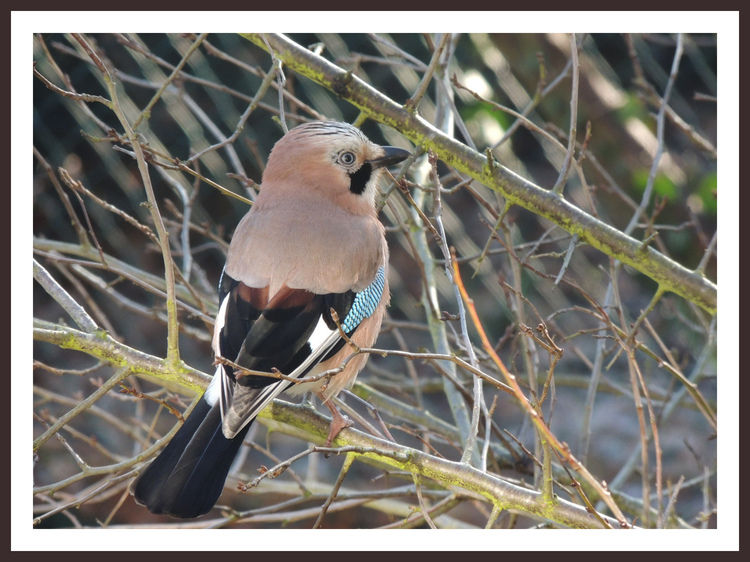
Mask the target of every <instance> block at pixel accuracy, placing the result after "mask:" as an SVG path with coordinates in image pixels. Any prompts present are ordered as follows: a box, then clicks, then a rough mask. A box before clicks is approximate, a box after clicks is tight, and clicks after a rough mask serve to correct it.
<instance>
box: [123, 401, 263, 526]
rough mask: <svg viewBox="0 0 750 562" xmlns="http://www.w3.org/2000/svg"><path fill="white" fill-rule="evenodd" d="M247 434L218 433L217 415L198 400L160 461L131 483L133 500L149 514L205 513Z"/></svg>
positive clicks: (248, 426)
mask: <svg viewBox="0 0 750 562" xmlns="http://www.w3.org/2000/svg"><path fill="white" fill-rule="evenodd" d="M248 429H250V425H249V424H248V425H247V426H246V427H245V428H243V430H242V431H241V432H240V433H239V434H237V436H236V437H235V438H234V439H227V438H226V437H224V434H223V433H222V431H221V410H220V408H219V405H218V403H217V404H216V405H215V406H214V407H211V405H210V404H209V403H208V402H206V401H205V399H201V400H200V401H199V402H198V404H197V405H196V407H195V408H194V409H193V411H192V412H191V414H190V416H188V419H187V420H186V421H185V423H184V424H183V425H182V427H181V428H180V429H179V431H178V432H177V433H176V434H175V436H174V437H173V438H172V440H171V441H170V442H169V443H168V444H167V446H166V447H165V448H164V450H163V451H162V452H161V453H160V454H159V456H158V457H157V458H156V459H155V460H154V461H153V462H152V463H151V464H150V465H149V466H148V467H146V470H144V471H143V473H142V474H141V475H140V476H139V477H138V478H137V479H136V480H135V482H134V483H133V485H132V486H131V491H132V493H133V496H134V498H135V501H136V502H137V503H139V504H141V505H144V506H146V507H147V508H148V510H149V511H150V512H151V513H165V514H167V515H171V516H172V517H180V518H185V519H187V518H192V517H198V516H200V515H203V514H205V513H208V512H209V511H210V510H211V508H212V507H213V506H214V504H215V503H216V501H217V500H218V499H219V496H220V495H221V491H222V490H223V488H224V482H225V481H226V478H227V474H228V473H229V468H230V466H231V465H232V461H233V460H234V457H235V456H236V455H237V451H238V450H239V448H240V445H242V441H243V440H244V438H245V435H247V431H248Z"/></svg>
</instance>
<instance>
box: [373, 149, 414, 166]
mask: <svg viewBox="0 0 750 562" xmlns="http://www.w3.org/2000/svg"><path fill="white" fill-rule="evenodd" d="M382 149H383V156H381V157H380V158H373V159H372V160H368V161H367V163H368V164H369V165H370V166H372V168H373V170H376V169H378V168H382V167H383V166H391V165H392V164H398V163H399V162H402V161H404V160H406V159H407V158H408V157H409V156H411V152H409V151H408V150H404V149H403V148H396V147H395V146H383V147H382Z"/></svg>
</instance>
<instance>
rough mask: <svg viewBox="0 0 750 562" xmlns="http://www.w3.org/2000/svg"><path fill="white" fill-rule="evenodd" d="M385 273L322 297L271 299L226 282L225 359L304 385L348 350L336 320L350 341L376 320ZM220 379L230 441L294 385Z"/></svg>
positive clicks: (238, 376) (292, 293)
mask: <svg viewBox="0 0 750 562" xmlns="http://www.w3.org/2000/svg"><path fill="white" fill-rule="evenodd" d="M384 287H385V270H384V268H383V267H381V268H380V269H379V270H378V272H377V275H376V276H375V280H374V281H373V282H372V283H371V284H370V285H369V286H368V287H366V288H365V289H364V290H362V291H360V292H358V293H355V292H353V291H346V292H343V293H329V294H325V295H321V294H315V293H312V292H310V291H306V290H304V289H291V288H289V287H287V286H282V288H281V289H280V290H278V291H277V292H276V294H275V295H273V296H272V297H271V298H270V299H269V298H268V289H267V287H263V288H253V287H248V286H247V285H245V284H244V283H243V282H242V281H237V280H235V279H232V278H231V277H229V276H228V275H227V274H226V272H225V273H224V274H223V275H222V281H221V284H220V296H221V297H222V305H221V309H220V312H219V315H218V317H217V326H216V331H217V338H216V339H215V341H216V343H217V346H218V349H217V350H216V352H217V353H218V354H220V355H221V356H222V357H224V358H226V359H229V360H231V361H233V362H234V363H237V364H238V365H240V366H242V367H243V368H245V369H248V370H252V371H260V372H271V371H272V369H277V370H278V371H280V372H281V373H283V374H285V375H288V376H290V377H293V378H302V377H304V376H305V375H306V374H307V373H308V372H309V371H310V370H311V369H312V368H313V367H314V366H315V365H317V364H318V363H320V362H322V361H325V360H326V359H328V358H330V357H332V356H333V355H334V354H335V353H336V352H337V351H338V350H339V349H341V347H342V346H343V345H344V344H345V340H344V338H342V337H341V333H340V332H339V328H338V326H337V324H336V322H335V321H334V319H333V317H332V315H331V309H333V310H334V311H336V314H337V315H338V318H339V322H340V325H341V329H342V330H343V331H344V333H346V334H347V336H351V335H352V334H353V333H354V332H355V331H356V329H357V326H359V324H360V322H361V321H362V320H363V319H365V318H368V317H369V316H371V315H372V314H373V312H374V311H375V309H376V308H377V306H378V303H379V302H380V300H381V299H382V298H383V291H384ZM220 372H221V377H222V378H221V393H220V395H219V396H220V398H219V399H220V400H221V411H222V418H223V423H222V430H223V432H224V435H225V436H226V437H227V438H230V439H231V438H232V437H234V436H235V435H237V433H239V432H240V431H241V430H242V428H244V427H245V426H246V425H247V424H248V423H250V421H251V420H253V419H254V418H255V416H257V414H258V413H259V412H260V411H261V410H262V409H263V408H264V407H265V406H266V405H267V404H268V403H270V402H271V400H273V399H274V398H275V397H276V396H277V395H278V394H279V393H281V392H282V391H284V390H285V389H286V388H288V387H289V386H290V385H292V384H294V383H293V382H290V381H288V380H280V379H278V378H273V377H267V376H263V375H253V374H242V373H241V372H237V373H235V371H234V370H233V369H232V368H231V367H229V366H227V365H224V368H223V369H221V370H220Z"/></svg>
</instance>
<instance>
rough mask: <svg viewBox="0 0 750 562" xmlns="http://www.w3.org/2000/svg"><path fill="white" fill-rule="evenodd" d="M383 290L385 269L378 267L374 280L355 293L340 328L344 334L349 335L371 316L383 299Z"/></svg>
mask: <svg viewBox="0 0 750 562" xmlns="http://www.w3.org/2000/svg"><path fill="white" fill-rule="evenodd" d="M384 288H385V268H383V267H379V268H378V272H377V274H376V275H375V280H374V281H373V282H372V283H370V284H369V285H368V286H367V287H366V288H365V289H364V290H362V291H360V292H359V293H357V296H356V297H354V302H353V303H352V308H351V310H349V314H347V315H346V318H344V322H343V323H342V324H341V328H342V329H343V330H344V332H345V333H347V334H350V333H351V332H353V331H354V329H355V328H356V327H357V326H359V323H360V322H362V320H364V319H365V318H369V317H370V316H372V314H373V312H375V309H376V308H377V307H378V303H379V302H380V299H381V298H383V289H384Z"/></svg>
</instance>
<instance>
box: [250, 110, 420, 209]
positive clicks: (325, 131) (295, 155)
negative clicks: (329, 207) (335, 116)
mask: <svg viewBox="0 0 750 562" xmlns="http://www.w3.org/2000/svg"><path fill="white" fill-rule="evenodd" d="M409 156H410V153H409V151H407V150H404V149H401V148H396V147H392V146H380V145H377V144H375V143H373V142H372V141H370V139H368V138H367V137H366V136H365V135H364V133H362V131H360V130H359V129H357V128H356V127H353V126H352V125H349V124H348V123H339V122H335V121H319V122H312V123H305V124H303V125H299V126H298V127H295V128H294V129H292V130H290V131H289V132H288V133H287V134H286V135H284V136H283V137H282V138H281V139H280V140H279V141H278V142H277V143H276V144H275V145H274V147H273V150H271V154H270V155H269V157H268V164H267V165H266V169H265V171H264V172H263V183H262V186H261V193H263V190H265V189H268V190H277V189H284V190H287V189H293V190H296V191H298V192H299V190H305V191H307V192H309V193H310V194H313V193H314V192H316V191H321V190H322V191H324V192H325V194H326V195H327V196H328V197H332V198H334V199H338V200H342V202H343V201H345V200H349V201H351V203H352V204H355V202H357V200H361V201H362V202H363V203H365V202H366V203H367V206H368V207H371V206H372V204H373V201H374V197H375V186H376V184H377V181H378V178H379V177H380V174H381V172H382V170H383V168H384V167H386V166H390V165H392V164H397V163H398V162H401V161H403V160H405V159H406V158H407V157H409Z"/></svg>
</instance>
